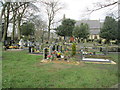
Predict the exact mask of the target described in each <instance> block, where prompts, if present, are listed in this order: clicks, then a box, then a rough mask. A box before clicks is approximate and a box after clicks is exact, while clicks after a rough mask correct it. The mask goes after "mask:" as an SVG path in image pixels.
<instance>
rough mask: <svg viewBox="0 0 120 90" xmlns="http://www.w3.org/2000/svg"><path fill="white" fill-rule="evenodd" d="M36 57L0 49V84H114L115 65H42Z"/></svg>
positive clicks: (50, 86) (54, 86)
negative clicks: (0, 52) (1, 54)
mask: <svg viewBox="0 0 120 90" xmlns="http://www.w3.org/2000/svg"><path fill="white" fill-rule="evenodd" d="M111 56H113V55H111ZM113 58H114V59H115V61H118V60H116V59H117V58H116V57H115V56H114V57H113ZM40 60H42V56H40V55H29V54H28V53H27V52H26V51H19V52H18V51H17V52H8V51H5V52H3V61H2V69H3V70H2V74H3V75H2V83H3V86H2V87H3V88H107V87H111V86H113V85H115V84H117V83H118V76H117V75H118V74H117V65H97V64H83V65H67V64H54V63H47V64H45V63H40Z"/></svg>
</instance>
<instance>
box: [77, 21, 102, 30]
mask: <svg viewBox="0 0 120 90" xmlns="http://www.w3.org/2000/svg"><path fill="white" fill-rule="evenodd" d="M81 23H87V24H88V25H89V27H90V28H100V27H101V25H102V23H101V22H100V21H99V20H81V21H77V22H76V25H80V24H81Z"/></svg>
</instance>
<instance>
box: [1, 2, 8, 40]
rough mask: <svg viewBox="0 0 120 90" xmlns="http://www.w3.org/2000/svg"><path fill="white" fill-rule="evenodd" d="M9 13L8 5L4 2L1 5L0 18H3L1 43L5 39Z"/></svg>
mask: <svg viewBox="0 0 120 90" xmlns="http://www.w3.org/2000/svg"><path fill="white" fill-rule="evenodd" d="M9 13H10V3H9V2H6V3H5V4H3V9H2V14H1V17H2V16H4V33H3V37H2V41H5V39H6V37H7V30H8V25H9Z"/></svg>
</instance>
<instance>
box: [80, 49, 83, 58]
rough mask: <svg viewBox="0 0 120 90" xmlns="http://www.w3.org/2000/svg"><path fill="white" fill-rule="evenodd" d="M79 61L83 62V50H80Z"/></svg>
mask: <svg viewBox="0 0 120 90" xmlns="http://www.w3.org/2000/svg"><path fill="white" fill-rule="evenodd" d="M80 60H83V50H80Z"/></svg>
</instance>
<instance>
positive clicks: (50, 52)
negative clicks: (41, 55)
mask: <svg viewBox="0 0 120 90" xmlns="http://www.w3.org/2000/svg"><path fill="white" fill-rule="evenodd" d="M51 54H52V46H50V47H49V55H51Z"/></svg>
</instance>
